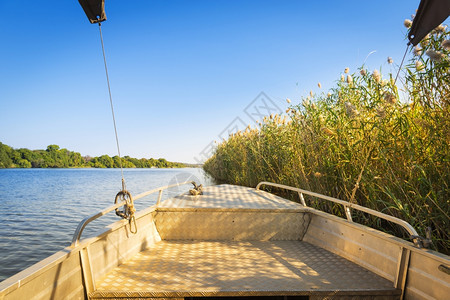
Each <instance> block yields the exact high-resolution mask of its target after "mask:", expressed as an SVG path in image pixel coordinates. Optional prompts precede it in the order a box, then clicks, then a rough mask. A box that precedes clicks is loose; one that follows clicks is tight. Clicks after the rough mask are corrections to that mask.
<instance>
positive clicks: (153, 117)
mask: <svg viewBox="0 0 450 300" xmlns="http://www.w3.org/2000/svg"><path fill="white" fill-rule="evenodd" d="M418 5H419V0H396V1H381V0H380V1H360V0H359V1H357V0H350V1H299V0H298V1H287V0H282V1H280V0H279V1H275V0H274V1H263V0H259V1H256V0H255V1H250V0H242V1H224V0H217V1H213V0H210V1H170V0H168V1H162V0H161V1H148V0H136V1H117V0H116V1H111V0H110V1H108V0H106V14H107V17H108V20H107V21H106V22H104V23H103V25H102V31H103V37H104V42H105V47H106V55H107V60H108V69H109V75H110V82H111V88H112V96H113V102H114V108H115V112H116V121H117V127H118V133H119V139H120V144H121V152H122V155H129V156H132V157H138V158H141V157H146V158H150V157H154V158H159V157H164V158H166V159H168V160H171V161H182V162H196V161H197V160H201V159H203V158H205V157H206V156H205V155H204V154H205V153H209V150H208V149H209V148H208V145H210V143H211V142H212V141H214V140H220V137H219V135H220V134H221V133H222V136H223V132H224V131H225V132H226V131H227V130H232V129H233V128H238V127H242V126H244V125H243V123H245V124H251V125H253V124H254V120H253V119H252V118H251V115H250V117H249V115H248V114H246V108H247V109H248V107H249V105H250V106H251V105H256V106H257V105H258V101H260V98H258V95H261V94H260V93H261V92H264V95H265V96H267V98H268V99H266V100H267V101H271V102H270V103H271V106H272V107H277V108H279V109H280V110H285V109H286V108H287V106H288V104H287V103H286V101H285V99H286V98H290V99H291V100H292V101H293V103H296V102H298V101H300V98H301V97H302V96H306V95H308V94H309V91H310V90H313V91H314V92H320V91H325V92H326V90H327V89H329V88H330V87H332V86H333V85H334V83H335V81H336V80H337V79H338V78H339V77H340V74H342V72H343V70H344V69H345V68H346V67H349V68H350V70H351V72H354V71H355V70H356V69H357V68H358V67H360V66H361V65H362V64H363V63H364V61H365V59H366V57H367V55H368V54H369V53H371V52H372V51H376V52H374V53H373V54H371V55H370V56H369V57H368V58H367V61H366V66H367V67H368V68H369V69H370V70H373V69H374V68H380V67H381V68H382V72H383V73H384V74H387V73H388V72H394V71H396V69H395V66H396V65H398V64H399V63H400V61H401V58H402V56H403V53H404V51H405V49H406V43H407V42H406V32H407V30H406V28H405V27H404V26H403V21H404V19H406V18H411V14H413V13H414V12H415V10H416V9H417V7H418ZM0 28H1V29H0V40H1V47H0V142H2V143H4V144H7V145H10V146H12V147H14V148H22V147H24V148H29V149H45V148H46V147H47V145H49V144H58V145H60V146H61V147H62V148H67V149H70V150H73V151H77V152H80V153H81V154H82V155H90V156H97V155H101V154H108V155H111V156H113V155H116V153H117V150H116V146H115V138H114V130H113V124H112V118H111V112H110V107H109V98H108V91H107V86H106V80H105V73H104V67H103V58H102V54H101V46H100V40H99V32H98V25H93V24H90V23H89V21H88V20H87V18H86V16H85V14H84V12H83V10H82V9H81V7H80V6H79V4H78V1H75V0H74V1H56V0H49V1H34V0H24V1H15V0H0ZM388 56H390V57H392V58H393V59H394V66H391V65H388V64H387V62H386V59H387V57H388ZM318 82H321V84H322V89H321V90H319V88H318V87H317V83H318ZM254 100H256V102H255V101H254ZM256 106H255V107H256ZM247 112H248V110H247ZM236 120H238V122H236ZM233 121H235V122H234V123H233ZM234 125H236V126H234ZM202 153H203V154H202Z"/></svg>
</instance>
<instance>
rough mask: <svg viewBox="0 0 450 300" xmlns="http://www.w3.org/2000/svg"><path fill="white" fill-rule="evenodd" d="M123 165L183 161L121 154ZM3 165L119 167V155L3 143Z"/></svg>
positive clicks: (167, 164)
mask: <svg viewBox="0 0 450 300" xmlns="http://www.w3.org/2000/svg"><path fill="white" fill-rule="evenodd" d="M122 166H123V167H124V168H182V167H185V165H184V164H182V163H177V162H170V161H167V160H165V159H164V158H159V159H154V158H150V159H147V158H141V159H137V158H133V157H129V156H125V157H122ZM0 168H120V159H119V157H118V156H117V155H116V156H113V157H110V156H108V155H102V156H98V157H90V156H81V154H80V153H78V152H73V151H69V150H67V149H64V148H63V149H60V147H59V146H58V145H49V146H47V149H46V150H29V149H26V148H20V149H14V148H12V147H10V146H8V145H5V144H2V143H1V142H0Z"/></svg>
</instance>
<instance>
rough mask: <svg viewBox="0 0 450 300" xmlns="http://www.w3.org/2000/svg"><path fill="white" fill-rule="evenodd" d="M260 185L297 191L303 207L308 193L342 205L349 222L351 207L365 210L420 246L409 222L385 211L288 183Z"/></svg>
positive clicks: (419, 239) (262, 183)
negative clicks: (397, 227)
mask: <svg viewBox="0 0 450 300" xmlns="http://www.w3.org/2000/svg"><path fill="white" fill-rule="evenodd" d="M262 185H265V186H272V187H277V188H280V189H285V190H290V191H293V192H297V193H298V195H299V197H300V202H301V204H302V205H303V206H305V207H308V205H307V204H306V202H305V198H304V197H303V194H305V195H309V196H312V197H315V198H319V199H322V200H327V201H330V202H333V203H337V204H340V205H342V206H343V207H344V211H345V215H346V217H347V220H348V221H349V222H353V219H352V214H351V209H356V210H359V211H362V212H365V213H367V214H370V215H373V216H376V217H378V218H381V219H384V220H387V221H389V222H392V223H395V224H397V225H399V226H401V227H402V228H404V229H405V230H406V231H407V232H408V233H409V234H410V238H411V239H412V240H413V242H414V244H415V245H416V246H418V247H419V248H421V247H422V241H421V240H422V239H423V238H421V237H420V236H419V235H418V234H417V231H416V230H415V229H414V227H412V225H411V224H409V223H408V222H406V221H404V220H402V219H399V218H396V217H393V216H390V215H387V214H385V213H382V212H379V211H376V210H373V209H370V208H367V207H365V206H361V205H358V204H355V203H351V202H348V201H344V200H340V199H337V198H333V197H329V196H326V195H322V194H318V193H314V192H311V191H307V190H303V189H299V188H296V187H292V186H288V185H284V184H278V183H273V182H267V181H262V182H260V183H258V185H257V186H256V189H257V190H259V189H260V187H261V186H262Z"/></svg>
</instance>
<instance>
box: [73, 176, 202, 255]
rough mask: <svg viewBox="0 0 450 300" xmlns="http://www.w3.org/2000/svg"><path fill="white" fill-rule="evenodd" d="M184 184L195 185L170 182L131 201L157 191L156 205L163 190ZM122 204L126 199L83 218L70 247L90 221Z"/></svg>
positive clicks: (183, 183)
mask: <svg viewBox="0 0 450 300" xmlns="http://www.w3.org/2000/svg"><path fill="white" fill-rule="evenodd" d="M185 184H194V186H195V182H194V181H185V182H181V183H175V184H171V185H166V186H162V187H158V188H156V189H152V190H149V191H146V192H143V193H141V194H138V195H136V196H135V197H133V201H136V200H139V199H141V198H144V197H146V196H148V195H151V194H154V193H156V192H159V194H158V200H157V201H156V206H158V205H159V204H160V203H161V199H162V194H163V191H164V190H167V189H170V188H173V187H176V186H180V185H185ZM124 205H127V201H126V200H124V201H122V202H118V203H116V204H114V205H111V206H110V207H108V208H105V209H104V210H102V211H99V212H98V213H96V214H93V215H91V216H88V217H86V218H84V219H83V220H82V221H81V222H80V223H79V224H78V226H77V229H76V230H75V233H74V234H73V238H72V244H71V247H76V246H77V245H78V243H79V241H80V238H81V234H82V233H83V230H84V229H85V228H86V226H87V225H88V224H89V223H91V222H92V221H94V220H96V219H98V218H100V217H101V216H104V215H106V214H107V213H109V212H111V211H113V210H116V209H117V208H119V207H122V206H124Z"/></svg>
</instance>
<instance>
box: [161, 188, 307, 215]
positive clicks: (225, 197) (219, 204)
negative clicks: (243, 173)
mask: <svg viewBox="0 0 450 300" xmlns="http://www.w3.org/2000/svg"><path fill="white" fill-rule="evenodd" d="M303 208H304V207H303V206H302V205H301V204H300V203H295V202H292V201H289V200H286V199H283V198H281V197H278V196H276V195H274V194H270V193H267V192H265V191H261V190H255V189H253V188H249V187H244V186H236V185H229V184H221V185H216V186H208V187H205V188H204V189H203V195H201V196H190V195H188V194H184V195H179V196H176V197H174V198H170V199H167V200H165V201H163V202H162V203H161V205H160V206H158V209H160V210H163V209H203V210H208V209H215V210H220V209H227V210H229V209H235V210H242V209H245V210H292V209H303Z"/></svg>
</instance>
